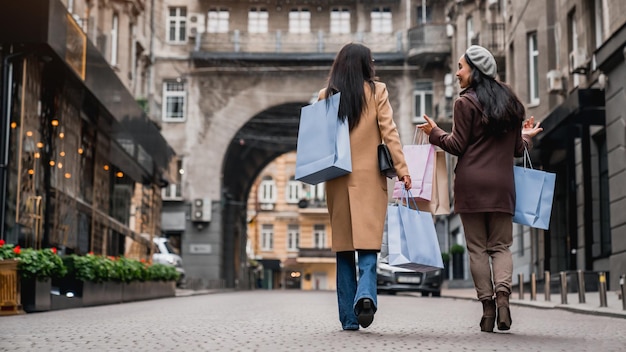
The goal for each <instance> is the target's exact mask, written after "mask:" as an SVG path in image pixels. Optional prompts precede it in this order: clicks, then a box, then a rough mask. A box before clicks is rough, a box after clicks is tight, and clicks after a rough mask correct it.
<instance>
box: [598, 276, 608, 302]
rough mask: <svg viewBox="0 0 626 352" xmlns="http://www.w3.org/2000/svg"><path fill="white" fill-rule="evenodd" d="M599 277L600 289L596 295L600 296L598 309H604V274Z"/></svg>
mask: <svg viewBox="0 0 626 352" xmlns="http://www.w3.org/2000/svg"><path fill="white" fill-rule="evenodd" d="M599 275H600V277H599V281H600V287H598V293H599V294H600V307H606V306H607V304H606V275H605V274H604V273H600V274H599Z"/></svg>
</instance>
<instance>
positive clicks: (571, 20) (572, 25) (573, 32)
mask: <svg viewBox="0 0 626 352" xmlns="http://www.w3.org/2000/svg"><path fill="white" fill-rule="evenodd" d="M567 27H568V28H567V29H568V32H569V48H570V49H571V51H570V54H569V69H570V72H572V71H574V69H576V68H577V67H578V65H579V64H580V63H579V62H578V61H579V60H578V30H577V29H576V12H575V11H572V12H570V13H569V15H568V16H567ZM572 76H573V77H572V87H571V88H576V87H578V85H579V84H580V77H578V74H576V73H572Z"/></svg>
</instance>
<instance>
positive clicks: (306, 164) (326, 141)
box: [296, 93, 352, 185]
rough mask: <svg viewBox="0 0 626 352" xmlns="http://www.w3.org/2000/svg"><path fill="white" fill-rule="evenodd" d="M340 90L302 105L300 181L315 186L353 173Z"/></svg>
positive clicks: (299, 149) (299, 151)
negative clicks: (342, 114)
mask: <svg viewBox="0 0 626 352" xmlns="http://www.w3.org/2000/svg"><path fill="white" fill-rule="evenodd" d="M339 99H340V93H337V94H334V95H333V96H331V97H329V98H328V100H329V102H330V104H328V105H327V104H326V100H320V101H317V102H315V103H313V104H311V105H307V106H305V107H303V108H302V110H301V112H300V126H299V127H298V146H297V150H296V180H299V181H302V182H305V183H308V184H311V185H315V184H318V183H320V182H324V181H328V180H331V179H333V178H336V177H339V176H343V175H346V174H348V173H350V172H352V157H351V156H350V130H349V127H348V120H347V119H346V120H345V121H343V122H342V121H340V120H339V119H338V118H337V116H338V111H339Z"/></svg>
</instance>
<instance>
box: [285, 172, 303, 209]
mask: <svg viewBox="0 0 626 352" xmlns="http://www.w3.org/2000/svg"><path fill="white" fill-rule="evenodd" d="M301 190H302V183H300V181H296V178H295V176H291V177H290V178H289V182H287V190H286V192H285V193H286V198H287V203H298V201H299V200H300V193H301Z"/></svg>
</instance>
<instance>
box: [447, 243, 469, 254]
mask: <svg viewBox="0 0 626 352" xmlns="http://www.w3.org/2000/svg"><path fill="white" fill-rule="evenodd" d="M450 253H452V254H463V253H465V247H463V246H461V245H460V244H458V243H455V244H453V245H452V247H450Z"/></svg>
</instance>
